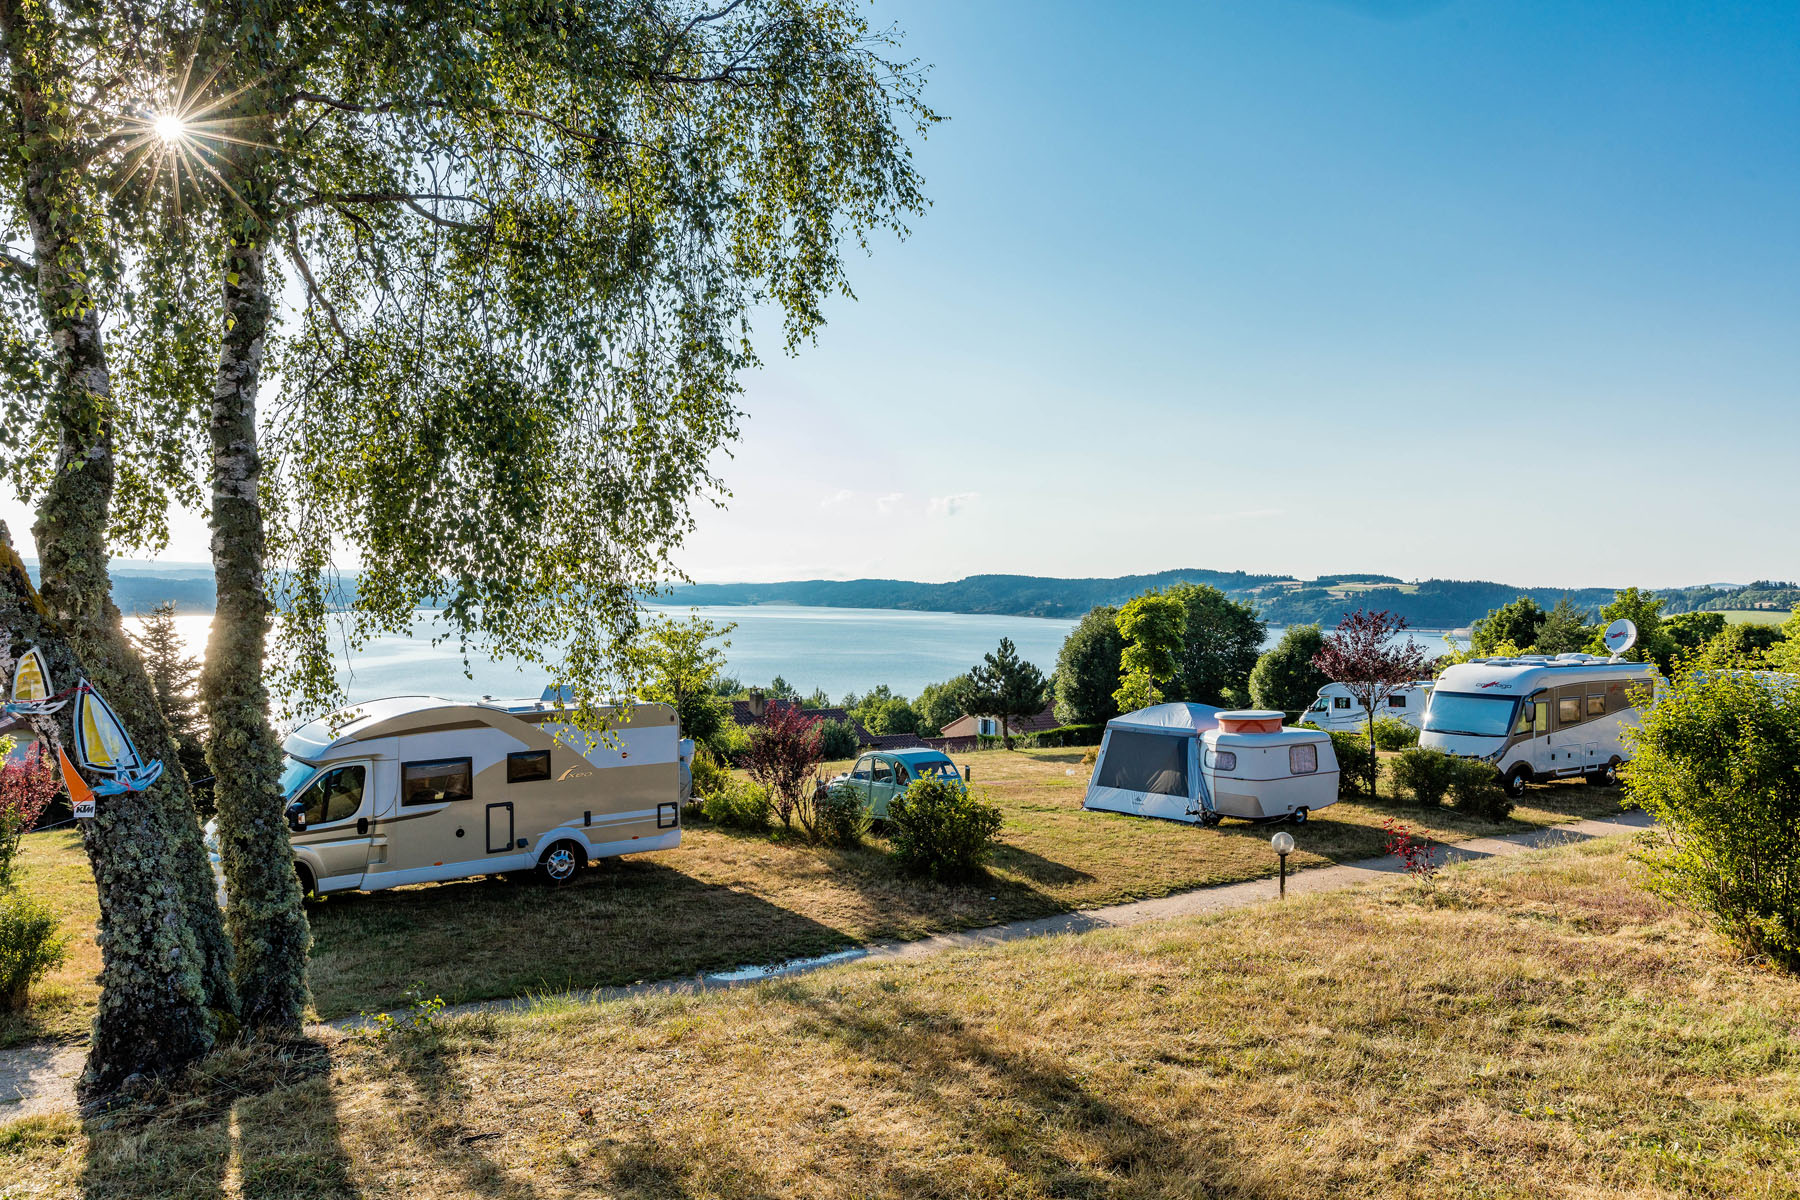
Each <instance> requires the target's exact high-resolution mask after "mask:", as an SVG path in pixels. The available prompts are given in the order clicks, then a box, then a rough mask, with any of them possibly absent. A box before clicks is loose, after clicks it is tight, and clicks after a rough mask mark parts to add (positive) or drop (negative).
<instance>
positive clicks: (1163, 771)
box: [1094, 729, 1188, 796]
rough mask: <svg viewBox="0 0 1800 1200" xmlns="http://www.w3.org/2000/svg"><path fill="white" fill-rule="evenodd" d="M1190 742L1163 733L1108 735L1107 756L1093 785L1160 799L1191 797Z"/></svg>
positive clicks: (1119, 733)
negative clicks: (1151, 794)
mask: <svg viewBox="0 0 1800 1200" xmlns="http://www.w3.org/2000/svg"><path fill="white" fill-rule="evenodd" d="M1187 753H1188V739H1187V738H1185V737H1169V736H1166V735H1164V734H1160V733H1130V732H1127V731H1126V730H1123V729H1115V730H1113V731H1112V733H1111V734H1109V735H1107V739H1106V753H1105V754H1103V755H1102V756H1101V758H1100V769H1099V771H1098V772H1097V773H1096V774H1095V777H1094V782H1095V784H1097V785H1098V786H1100V787H1109V788H1121V789H1123V790H1124V791H1127V792H1153V793H1155V794H1156V795H1159V796H1185V795H1187V794H1188V777H1187Z"/></svg>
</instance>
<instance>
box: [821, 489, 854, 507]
mask: <svg viewBox="0 0 1800 1200" xmlns="http://www.w3.org/2000/svg"><path fill="white" fill-rule="evenodd" d="M855 498H856V493H855V492H853V491H851V490H850V489H849V488H839V489H838V490H837V491H835V492H833V493H831V494H830V495H829V496H827V497H825V498H824V499H823V500H821V501H819V507H820V508H836V507H837V506H838V505H840V504H844V503H847V502H848V501H850V500H853V499H855Z"/></svg>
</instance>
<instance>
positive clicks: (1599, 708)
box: [1419, 654, 1656, 796]
mask: <svg viewBox="0 0 1800 1200" xmlns="http://www.w3.org/2000/svg"><path fill="white" fill-rule="evenodd" d="M1655 687H1656V667H1655V665H1654V664H1652V663H1635V662H1617V661H1613V660H1610V659H1605V658H1598V657H1596V656H1594V655H1590V654H1559V655H1557V656H1556V657H1554V658H1551V657H1548V656H1543V655H1527V656H1524V657H1520V658H1490V659H1482V660H1478V661H1476V662H1468V663H1458V664H1457V665H1456V666H1453V667H1446V668H1445V669H1444V671H1443V673H1442V674H1440V675H1439V676H1438V677H1437V683H1436V686H1435V687H1434V688H1433V689H1432V693H1431V703H1430V704H1429V705H1428V706H1427V707H1426V709H1425V724H1424V727H1423V729H1422V731H1421V732H1420V735H1419V744H1420V745H1421V746H1426V747H1429V748H1431V749H1434V750H1444V751H1448V752H1449V753H1451V754H1459V755H1462V756H1463V757H1465V758H1479V759H1481V760H1483V761H1484V762H1491V763H1493V764H1494V768H1495V770H1497V771H1499V773H1500V776H1501V778H1502V779H1504V780H1505V781H1506V789H1507V791H1508V792H1510V793H1511V794H1513V795H1514V796H1518V795H1522V794H1523V793H1524V791H1525V785H1526V784H1528V783H1531V782H1533V781H1534V780H1540V779H1557V778H1563V777H1566V776H1571V775H1584V776H1586V777H1587V779H1588V781H1589V782H1590V783H1604V782H1608V781H1610V780H1611V779H1612V778H1613V773H1614V771H1615V770H1616V769H1617V767H1618V765H1619V764H1620V763H1622V762H1624V761H1626V760H1627V759H1628V758H1630V756H1631V752H1630V748H1629V747H1628V745H1627V744H1626V741H1625V738H1624V736H1623V735H1624V733H1625V730H1627V729H1631V728H1635V727H1636V726H1638V725H1639V723H1640V721H1639V716H1640V712H1639V710H1640V708H1641V707H1642V706H1644V705H1646V704H1648V703H1650V702H1651V701H1652V700H1653V698H1654V695H1655Z"/></svg>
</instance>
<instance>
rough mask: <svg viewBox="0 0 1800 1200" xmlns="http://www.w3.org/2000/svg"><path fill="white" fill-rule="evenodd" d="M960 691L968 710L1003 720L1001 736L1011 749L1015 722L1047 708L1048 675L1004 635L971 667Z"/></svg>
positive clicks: (960, 703) (982, 715) (959, 700)
mask: <svg viewBox="0 0 1800 1200" xmlns="http://www.w3.org/2000/svg"><path fill="white" fill-rule="evenodd" d="M964 679H965V681H966V682H965V683H964V685H963V688H962V690H961V691H960V692H959V693H958V694H957V698H956V699H957V704H958V705H959V706H960V707H961V708H962V710H963V711H964V712H966V713H972V714H974V715H975V716H980V717H993V718H994V719H995V720H997V721H999V722H1000V738H1001V740H1002V741H1003V742H1004V743H1005V744H1006V748H1007V749H1008V750H1011V749H1012V748H1013V744H1012V727H1011V722H1012V721H1013V720H1014V719H1015V718H1018V717H1030V716H1035V715H1036V714H1038V713H1040V712H1042V711H1044V690H1045V686H1044V675H1043V672H1041V671H1039V670H1038V669H1037V667H1035V666H1034V665H1032V664H1031V663H1028V662H1026V661H1025V660H1024V659H1022V658H1020V657H1019V652H1018V649H1017V648H1016V647H1014V645H1013V643H1012V639H1011V638H1001V639H1000V645H999V648H998V649H996V650H995V651H994V652H993V653H992V654H988V655H984V656H983V658H982V661H981V662H979V663H976V664H975V665H974V666H973V667H970V668H969V673H968V675H966V676H964Z"/></svg>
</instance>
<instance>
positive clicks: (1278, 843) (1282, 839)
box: [1269, 830, 1294, 900]
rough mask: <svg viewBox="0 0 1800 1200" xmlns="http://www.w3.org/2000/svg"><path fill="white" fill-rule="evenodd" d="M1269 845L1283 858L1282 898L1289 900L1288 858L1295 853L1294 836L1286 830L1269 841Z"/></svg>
mask: <svg viewBox="0 0 1800 1200" xmlns="http://www.w3.org/2000/svg"><path fill="white" fill-rule="evenodd" d="M1269 845H1270V846H1272V847H1274V850H1275V853H1276V854H1277V855H1279V856H1280V857H1281V898H1282V899H1283V900H1286V899H1287V856H1288V855H1290V854H1292V853H1293V852H1294V835H1293V834H1291V833H1288V832H1287V831H1286V830H1283V831H1282V832H1280V833H1278V834H1276V835H1275V836H1274V837H1272V838H1270V839H1269Z"/></svg>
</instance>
